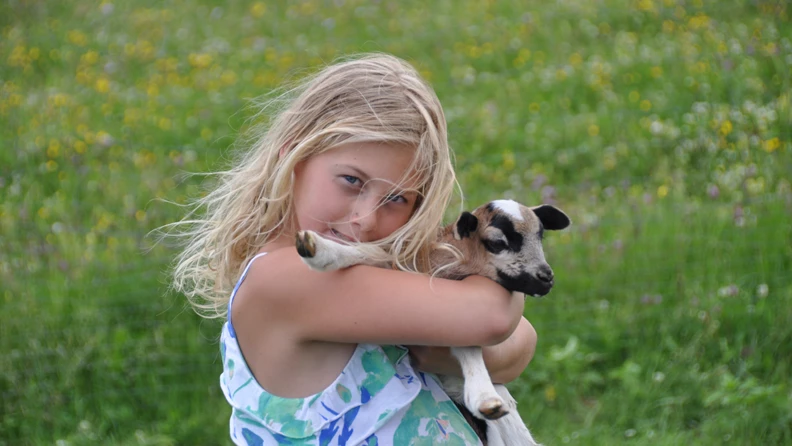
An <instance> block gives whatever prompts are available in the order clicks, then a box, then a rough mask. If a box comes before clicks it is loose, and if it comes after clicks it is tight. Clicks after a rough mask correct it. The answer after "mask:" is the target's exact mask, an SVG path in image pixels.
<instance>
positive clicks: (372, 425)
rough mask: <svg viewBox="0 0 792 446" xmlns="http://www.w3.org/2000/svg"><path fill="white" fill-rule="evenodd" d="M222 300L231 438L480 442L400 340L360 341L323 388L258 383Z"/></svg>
mask: <svg viewBox="0 0 792 446" xmlns="http://www.w3.org/2000/svg"><path fill="white" fill-rule="evenodd" d="M265 254H266V253H262V254H259V255H257V256H255V257H254V258H253V259H251V261H250V263H249V264H248V265H247V267H246V268H245V270H244V272H243V273H242V276H241V277H240V279H239V282H238V283H237V284H236V287H235V288H234V291H233V292H232V294H231V299H230V301H229V303H228V320H227V321H226V323H225V324H224V325H223V331H222V335H221V338H220V351H221V353H222V358H223V373H222V374H221V375H220V387H221V388H222V390H223V394H224V395H225V398H226V400H227V401H228V403H229V404H230V405H231V407H232V413H231V419H230V429H231V440H232V441H233V442H234V443H235V444H237V445H248V446H254V445H255V446H259V445H322V446H325V445H328V446H341V445H349V446H352V445H368V446H375V445H376V446H391V445H393V446H407V445H416V446H417V445H427V446H429V445H481V442H480V441H479V439H478V437H477V436H476V434H475V432H474V431H473V429H472V428H471V427H470V425H468V424H467V422H466V421H465V419H464V417H463V416H462V414H461V413H460V412H459V410H458V409H457V408H456V406H455V405H454V403H453V402H452V401H451V400H450V399H449V398H448V395H446V393H445V392H444V391H443V390H442V388H441V387H440V386H439V384H438V383H437V380H436V378H435V377H434V376H433V375H431V374H428V373H423V372H419V371H417V370H414V369H413V368H412V366H411V365H410V359H409V356H408V355H407V349H406V348H404V347H401V346H393V345H386V346H379V345H374V344H358V345H357V347H356V348H355V351H354V353H353V354H352V357H351V358H350V359H349V362H348V363H347V365H346V367H344V369H343V370H342V371H341V374H340V375H339V376H338V377H337V378H336V380H335V381H334V382H333V383H332V384H330V385H329V386H328V387H327V388H326V389H324V390H323V391H321V392H319V393H316V394H314V395H311V396H309V397H305V398H283V397H279V396H276V395H273V394H271V393H269V392H267V391H266V390H265V389H264V388H262V387H261V385H259V384H258V382H257V381H256V379H255V378H254V377H253V374H252V373H251V371H250V369H249V368H248V366H247V363H246V362H245V359H244V357H243V356H242V351H241V350H240V348H239V343H238V342H237V339H236V333H235V331H234V326H233V324H232V323H231V305H232V304H233V302H234V296H235V295H236V292H237V290H238V289H239V286H240V285H241V284H242V281H244V280H245V276H247V273H248V270H249V269H250V265H251V264H252V263H253V261H254V260H255V259H257V258H258V257H261V256H263V255H265Z"/></svg>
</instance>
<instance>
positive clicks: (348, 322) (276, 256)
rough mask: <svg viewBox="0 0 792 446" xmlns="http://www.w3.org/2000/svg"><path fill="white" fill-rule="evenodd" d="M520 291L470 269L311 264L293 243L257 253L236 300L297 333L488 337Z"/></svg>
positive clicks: (416, 339)
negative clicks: (456, 276)
mask: <svg viewBox="0 0 792 446" xmlns="http://www.w3.org/2000/svg"><path fill="white" fill-rule="evenodd" d="M522 309H523V298H522V296H519V297H513V296H512V293H510V292H508V291H506V290H505V289H504V288H503V287H501V286H500V285H498V284H497V283H495V282H493V281H491V280H489V279H486V278H484V277H479V276H472V277H469V278H467V279H465V280H461V281H455V280H446V279H439V278H433V279H432V278H429V277H427V276H425V275H422V274H414V273H407V272H403V271H394V270H388V269H382V268H374V267H369V266H364V265H358V266H353V267H350V268H347V269H343V270H339V271H332V272H316V271H312V270H310V269H308V267H307V266H306V265H305V264H304V263H303V262H302V260H300V257H299V256H298V255H297V252H296V250H295V249H294V248H282V249H278V250H275V251H272V252H270V253H269V254H268V255H267V256H265V257H263V258H261V259H259V260H258V261H256V262H255V263H254V264H253V266H252V267H251V269H250V272H249V274H248V277H247V279H246V280H245V282H243V284H242V286H241V288H240V290H239V291H238V294H237V299H236V301H235V303H234V317H235V318H236V317H237V314H240V313H244V315H243V314H240V317H244V318H255V319H257V320H258V321H259V323H262V324H269V326H270V328H271V329H273V330H276V331H277V332H278V333H280V335H281V336H289V337H291V338H292V339H293V340H295V341H298V342H299V341H325V342H339V343H373V344H404V345H440V346H466V345H494V344H499V343H501V342H503V341H505V340H506V339H507V338H508V337H509V336H510V335H511V334H512V332H513V331H514V330H515V329H516V328H517V325H518V323H519V321H520V316H521V315H522Z"/></svg>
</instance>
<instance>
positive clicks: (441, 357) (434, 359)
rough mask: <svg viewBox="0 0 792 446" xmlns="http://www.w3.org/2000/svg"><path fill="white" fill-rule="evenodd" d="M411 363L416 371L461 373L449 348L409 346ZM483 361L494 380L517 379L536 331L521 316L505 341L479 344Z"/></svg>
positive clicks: (533, 344)
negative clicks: (482, 353) (487, 344)
mask: <svg viewBox="0 0 792 446" xmlns="http://www.w3.org/2000/svg"><path fill="white" fill-rule="evenodd" d="M408 348H409V350H410V359H411V360H412V365H413V367H415V368H416V369H418V370H421V371H424V372H429V373H436V374H441V375H452V376H460V377H461V376H462V369H461V368H460V367H459V361H457V359H456V358H455V357H454V356H453V355H452V354H451V348H450V347H432V346H424V345H413V346H408ZM482 350H483V352H484V363H485V364H486V365H487V370H488V371H489V374H490V378H491V379H492V382H494V383H509V382H511V381H514V380H515V379H517V378H518V377H519V376H520V375H521V374H522V372H523V370H525V368H526V367H527V366H528V363H530V362H531V359H532V358H533V355H534V352H535V350H536V330H534V328H533V326H532V325H531V323H530V322H528V320H526V319H525V318H522V319H521V320H520V323H519V325H518V326H517V329H516V330H514V333H512V334H511V336H509V338H508V339H506V340H505V341H504V342H502V343H500V344H497V345H491V346H485V347H482Z"/></svg>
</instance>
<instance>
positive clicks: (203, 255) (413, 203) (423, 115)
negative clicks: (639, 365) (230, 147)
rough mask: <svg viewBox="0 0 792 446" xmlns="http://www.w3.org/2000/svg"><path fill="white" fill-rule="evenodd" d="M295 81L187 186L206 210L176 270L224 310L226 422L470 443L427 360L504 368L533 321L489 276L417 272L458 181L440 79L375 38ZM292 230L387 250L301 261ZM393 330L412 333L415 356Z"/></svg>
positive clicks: (190, 293) (438, 366) (436, 366)
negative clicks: (208, 173) (247, 143)
mask: <svg viewBox="0 0 792 446" xmlns="http://www.w3.org/2000/svg"><path fill="white" fill-rule="evenodd" d="M292 93H293V94H292V97H293V99H291V100H290V101H289V102H288V103H287V104H286V106H285V107H284V108H283V109H282V111H281V112H280V113H279V114H277V115H276V117H275V118H274V120H273V121H272V123H271V125H269V127H268V129H266V130H265V131H263V132H262V133H261V136H260V138H259V139H258V140H257V141H256V142H255V143H254V144H253V146H252V148H251V149H250V150H249V151H247V152H246V153H244V154H243V155H242V157H241V158H240V159H239V160H238V162H236V164H235V166H234V167H233V168H232V169H231V170H229V171H227V172H223V173H221V174H220V180H219V182H218V184H217V186H216V188H215V189H213V190H212V191H211V192H210V193H209V194H208V195H206V196H205V197H204V198H201V199H199V200H197V202H196V204H197V207H205V212H206V216H205V218H203V219H199V220H189V221H188V220H187V219H185V220H184V221H183V223H185V224H189V225H193V226H191V229H190V230H189V231H186V232H185V233H184V235H188V236H189V237H190V238H189V240H188V243H187V246H186V249H185V250H184V251H183V252H182V253H181V255H180V256H179V258H178V259H177V264H176V267H175V270H174V287H175V288H176V289H177V290H179V291H181V292H183V293H184V294H185V295H187V297H188V298H189V299H190V301H191V302H192V303H193V305H194V307H195V308H196V310H197V311H199V312H202V313H204V314H206V313H209V314H210V316H215V317H217V316H219V317H225V316H226V315H227V321H226V323H225V325H224V326H223V331H222V336H221V352H222V356H223V373H222V375H221V376H220V385H221V387H222V390H223V393H224V394H225V397H226V399H227V400H228V402H229V404H230V405H231V406H232V415H231V420H230V429H231V438H232V440H233V441H234V442H235V443H236V444H242V445H261V444H267V445H269V444H310V445H315V444H316V445H318V444H322V445H327V444H330V445H342V444H348V445H357V444H368V445H374V444H376V445H409V444H479V440H478V438H477V437H476V436H475V434H474V432H473V431H472V430H471V428H470V426H469V425H467V424H466V423H465V421H464V419H463V417H462V415H461V414H460V413H459V411H458V410H457V409H456V407H455V406H454V404H453V403H451V401H450V400H449V398H448V396H447V395H445V393H443V391H442V389H441V388H440V387H439V386H438V384H437V382H436V381H435V378H434V377H433V376H432V375H431V374H427V373H424V372H434V373H445V374H456V375H460V374H461V371H460V369H459V366H458V364H457V362H456V360H455V359H454V358H452V357H451V356H450V354H449V352H448V346H466V345H483V346H486V347H485V360H486V362H487V365H488V369H489V370H490V372H491V375H492V378H493V380H494V381H496V382H508V381H511V380H513V379H515V378H516V377H517V376H519V374H520V373H521V372H522V370H523V369H524V368H525V367H526V366H527V364H528V361H530V359H531V356H532V354H533V349H534V347H535V343H536V334H535V332H534V331H533V328H532V327H531V326H530V324H529V323H528V322H527V321H526V320H525V319H523V318H522V309H523V300H522V298H513V297H512V296H511V294H510V293H508V292H507V291H506V290H504V289H503V288H501V287H500V286H499V285H497V284H496V283H494V282H492V281H490V280H488V279H485V278H482V277H470V278H467V279H465V280H462V281H451V280H444V279H432V278H430V277H429V276H427V275H424V274H416V273H420V272H426V270H427V268H426V267H427V262H426V260H427V253H428V250H429V247H430V246H431V244H432V243H433V242H434V241H435V240H434V239H435V236H436V233H437V229H438V228H439V227H440V225H441V219H442V216H443V212H444V210H445V208H446V206H447V204H448V202H449V198H450V195H451V193H452V190H453V187H454V184H455V176H454V171H453V167H452V165H451V153H450V149H449V147H448V142H447V136H446V122H445V117H444V115H443V110H442V108H441V106H440V103H439V101H438V99H437V97H436V96H435V94H434V92H433V91H432V89H431V88H430V87H429V86H428V85H427V84H426V83H425V82H424V81H423V80H422V79H421V77H420V76H419V75H418V73H417V72H416V71H415V70H414V69H413V68H412V67H411V66H409V65H408V64H407V63H405V62H404V61H402V60H400V59H397V58H395V57H393V56H388V55H370V56H366V57H362V58H358V59H355V60H348V61H345V62H342V63H339V64H336V65H333V66H330V67H328V68H326V69H324V70H323V71H321V72H320V73H318V74H316V75H315V76H313V77H311V78H310V79H308V80H306V81H305V82H304V83H303V84H302V85H301V86H300V87H298V88H296V89H294V90H293V91H292ZM297 230H312V231H315V232H317V233H319V234H320V235H321V236H323V237H328V238H332V239H335V240H339V241H341V242H343V243H359V242H361V243H377V244H380V245H381V246H383V247H385V248H386V249H387V250H388V251H389V252H390V253H392V260H393V263H394V265H396V268H394V269H393V270H387V269H379V268H373V267H368V266H354V267H351V268H348V269H345V270H342V271H335V272H327V273H318V272H313V271H311V270H309V269H308V268H307V267H306V266H305V265H304V264H303V263H302V261H301V260H300V258H299V256H298V254H297V252H296V250H295V248H294V235H295V232H296V231H297ZM234 283H236V286H233V284H234ZM232 289H233V291H232ZM229 291H231V292H230V297H229ZM400 345H414V346H415V347H412V348H411V351H412V360H411V357H410V356H408V355H407V349H406V348H404V347H400ZM428 346H443V347H428ZM417 369H420V370H421V371H418V370H417Z"/></svg>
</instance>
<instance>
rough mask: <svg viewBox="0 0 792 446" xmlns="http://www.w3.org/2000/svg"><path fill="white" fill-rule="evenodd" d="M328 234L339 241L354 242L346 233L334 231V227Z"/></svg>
mask: <svg viewBox="0 0 792 446" xmlns="http://www.w3.org/2000/svg"><path fill="white" fill-rule="evenodd" d="M330 234H331V235H332V236H333V238H335V239H338V240H339V241H342V242H346V243H355V240H353V239H351V238H349V237H347V236H346V235H344V234H342V233H340V232H338V231H336V230H335V229H331V230H330Z"/></svg>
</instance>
